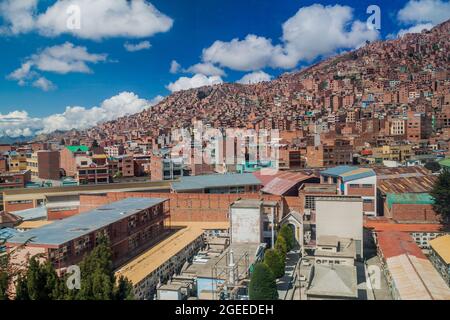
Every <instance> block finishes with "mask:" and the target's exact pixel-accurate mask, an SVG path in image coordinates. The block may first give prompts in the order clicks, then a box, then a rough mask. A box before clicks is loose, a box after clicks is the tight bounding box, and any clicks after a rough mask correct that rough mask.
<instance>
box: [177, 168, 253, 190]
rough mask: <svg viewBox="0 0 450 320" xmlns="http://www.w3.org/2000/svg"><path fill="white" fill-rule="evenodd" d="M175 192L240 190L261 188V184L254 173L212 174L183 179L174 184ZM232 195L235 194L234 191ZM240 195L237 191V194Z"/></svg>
mask: <svg viewBox="0 0 450 320" xmlns="http://www.w3.org/2000/svg"><path fill="white" fill-rule="evenodd" d="M171 185H172V190H173V191H175V192H188V191H199V190H200V191H205V190H207V189H208V190H210V191H211V193H214V190H211V189H222V188H238V187H245V186H249V187H250V186H258V187H259V186H260V185H261V182H260V181H259V180H258V179H257V178H256V177H255V176H254V175H253V174H252V173H242V174H211V175H203V176H191V177H181V178H180V181H178V182H172V184H171ZM230 193H233V192H232V191H231V192H230ZM234 193H238V192H237V189H236V192H234Z"/></svg>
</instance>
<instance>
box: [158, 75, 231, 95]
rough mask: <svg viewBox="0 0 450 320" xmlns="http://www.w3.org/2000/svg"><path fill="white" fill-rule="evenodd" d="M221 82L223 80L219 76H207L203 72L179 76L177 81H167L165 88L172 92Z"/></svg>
mask: <svg viewBox="0 0 450 320" xmlns="http://www.w3.org/2000/svg"><path fill="white" fill-rule="evenodd" d="M221 83H223V80H222V78H221V77H219V76H210V77H207V76H205V75H203V74H196V75H194V76H192V78H189V77H180V78H179V79H178V80H177V81H175V82H171V83H169V84H168V85H167V86H166V88H167V89H169V90H170V91H172V92H176V91H181V90H188V89H192V88H199V87H203V86H211V85H216V84H221Z"/></svg>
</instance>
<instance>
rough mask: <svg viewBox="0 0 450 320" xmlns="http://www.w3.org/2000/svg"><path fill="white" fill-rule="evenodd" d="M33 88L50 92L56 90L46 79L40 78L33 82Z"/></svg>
mask: <svg viewBox="0 0 450 320" xmlns="http://www.w3.org/2000/svg"><path fill="white" fill-rule="evenodd" d="M33 87H36V88H39V89H41V90H43V91H50V90H54V89H56V86H55V85H54V84H53V82H51V81H50V80H48V79H47V78H44V77H40V78H39V79H37V80H35V81H34V82H33Z"/></svg>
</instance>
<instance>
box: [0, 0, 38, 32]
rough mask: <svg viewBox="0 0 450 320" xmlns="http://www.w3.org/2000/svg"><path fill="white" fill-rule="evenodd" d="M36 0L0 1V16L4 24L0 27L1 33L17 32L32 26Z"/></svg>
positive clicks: (26, 30)
mask: <svg viewBox="0 0 450 320" xmlns="http://www.w3.org/2000/svg"><path fill="white" fill-rule="evenodd" d="M37 3H38V0H4V1H3V2H1V3H0V17H1V18H3V20H4V21H5V25H4V26H1V27H0V34H1V33H12V34H19V33H24V32H29V31H31V30H32V29H33V28H34V13H35V12H36V8H37Z"/></svg>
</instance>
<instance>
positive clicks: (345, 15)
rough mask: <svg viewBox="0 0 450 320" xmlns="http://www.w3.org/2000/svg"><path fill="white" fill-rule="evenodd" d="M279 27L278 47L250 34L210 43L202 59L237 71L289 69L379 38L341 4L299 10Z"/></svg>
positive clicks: (351, 11) (376, 33) (374, 31)
mask: <svg viewBox="0 0 450 320" xmlns="http://www.w3.org/2000/svg"><path fill="white" fill-rule="evenodd" d="M282 28H283V35H282V38H281V41H282V43H281V44H278V45H274V44H272V41H271V39H267V38H265V37H260V36H256V35H252V34H250V35H247V36H246V37H245V39H243V40H239V39H233V40H231V41H230V42H223V41H216V42H214V43H213V44H212V45H211V46H210V47H209V48H206V49H204V50H203V54H202V59H203V61H204V62H210V63H213V64H218V65H220V66H222V67H228V68H230V69H233V70H240V71H255V70H261V69H263V68H265V67H272V68H283V69H292V68H294V67H296V66H297V64H298V63H299V62H300V61H307V62H310V61H312V60H314V59H316V58H318V57H321V56H329V55H331V54H334V53H336V52H338V51H339V50H342V49H354V48H357V47H360V46H361V45H363V44H364V43H365V42H366V41H367V40H369V41H373V40H376V39H377V38H378V36H379V33H378V31H377V30H371V29H369V28H368V26H367V24H366V23H364V22H361V21H359V20H355V19H354V17H353V9H352V8H350V7H348V6H341V5H334V6H323V5H320V4H315V5H312V6H309V7H303V8H301V9H300V10H298V12H297V13H296V14H295V15H294V16H293V17H291V18H290V19H288V20H287V21H286V22H285V23H284V24H283V26H282Z"/></svg>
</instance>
